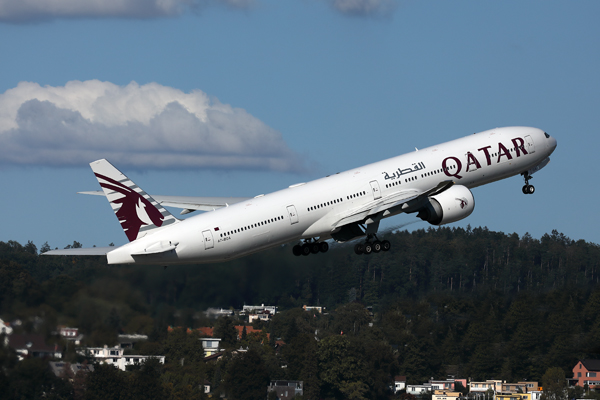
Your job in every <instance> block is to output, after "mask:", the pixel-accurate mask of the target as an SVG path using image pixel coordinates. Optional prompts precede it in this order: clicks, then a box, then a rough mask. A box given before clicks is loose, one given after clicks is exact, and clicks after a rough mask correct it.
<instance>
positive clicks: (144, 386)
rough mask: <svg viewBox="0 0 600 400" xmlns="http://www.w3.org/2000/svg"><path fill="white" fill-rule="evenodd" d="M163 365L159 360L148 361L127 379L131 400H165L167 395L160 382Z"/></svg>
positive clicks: (150, 359) (151, 359)
mask: <svg viewBox="0 0 600 400" xmlns="http://www.w3.org/2000/svg"><path fill="white" fill-rule="evenodd" d="M162 367H163V366H162V364H161V363H160V361H158V359H157V358H149V359H147V360H146V361H145V362H144V363H143V364H142V365H141V367H140V368H139V369H138V370H136V371H132V372H131V373H130V374H129V376H128V377H127V386H128V396H127V398H129V399H140V400H144V399H164V398H165V393H164V389H163V387H162V385H161V382H160V376H161V372H162Z"/></svg>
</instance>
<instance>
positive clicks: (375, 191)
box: [369, 181, 381, 200]
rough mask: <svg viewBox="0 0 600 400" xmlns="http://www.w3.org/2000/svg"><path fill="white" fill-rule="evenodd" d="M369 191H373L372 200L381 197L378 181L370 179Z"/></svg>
mask: <svg viewBox="0 0 600 400" xmlns="http://www.w3.org/2000/svg"><path fill="white" fill-rule="evenodd" d="M369 183H370V184H371V191H372V192H373V200H377V199H380V198H381V190H379V182H377V181H371V182H369Z"/></svg>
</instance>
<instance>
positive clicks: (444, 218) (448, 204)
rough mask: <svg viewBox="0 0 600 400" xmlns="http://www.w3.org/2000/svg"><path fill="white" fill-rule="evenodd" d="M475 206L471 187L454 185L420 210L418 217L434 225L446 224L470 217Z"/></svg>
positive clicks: (430, 200)
mask: <svg viewBox="0 0 600 400" xmlns="http://www.w3.org/2000/svg"><path fill="white" fill-rule="evenodd" d="M474 208H475V199H474V198H473V193H471V191H470V190H469V189H467V188H466V187H464V186H461V185H454V186H452V187H451V188H450V189H448V190H445V191H443V192H442V193H440V194H437V195H435V196H430V197H429V201H428V202H427V205H426V206H425V207H424V208H422V209H420V210H419V213H418V214H417V217H419V218H421V219H422V220H423V221H427V222H429V223H430V224H432V225H444V224H449V223H451V222H456V221H459V220H461V219H463V218H466V217H468V216H469V215H471V213H472V212H473V209H474Z"/></svg>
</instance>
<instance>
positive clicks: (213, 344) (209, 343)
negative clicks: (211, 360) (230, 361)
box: [200, 338, 224, 357]
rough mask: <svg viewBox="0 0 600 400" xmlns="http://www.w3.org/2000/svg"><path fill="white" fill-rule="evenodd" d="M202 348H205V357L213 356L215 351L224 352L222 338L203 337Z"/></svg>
mask: <svg viewBox="0 0 600 400" xmlns="http://www.w3.org/2000/svg"><path fill="white" fill-rule="evenodd" d="M200 340H201V341H202V349H204V357H208V356H212V355H213V354H215V353H218V352H222V351H224V349H221V348H220V345H221V339H218V338H201V339H200Z"/></svg>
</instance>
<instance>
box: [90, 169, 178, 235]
mask: <svg viewBox="0 0 600 400" xmlns="http://www.w3.org/2000/svg"><path fill="white" fill-rule="evenodd" d="M90 166H91V167H92V171H94V174H95V175H96V178H98V182H99V183H100V186H101V187H102V190H103V191H104V194H105V195H106V198H107V199H108V202H109V203H110V206H111V207H112V209H113V211H114V212H115V215H116V216H117V218H118V219H119V222H120V223H121V226H122V227H123V230H124V231H125V234H126V235H127V238H128V239H129V241H130V242H133V241H134V240H136V239H139V238H141V237H144V236H145V235H147V234H148V233H150V232H151V231H152V230H154V229H158V228H160V227H164V226H166V225H170V224H172V223H175V222H178V221H179V220H178V219H177V218H175V217H174V216H173V215H171V213H170V212H168V211H167V210H165V209H164V208H163V207H162V206H161V205H160V204H158V203H157V202H156V201H155V200H154V199H153V198H152V197H150V196H149V195H148V194H147V193H146V192H144V191H143V190H142V189H141V188H140V187H139V186H138V185H136V184H135V183H133V182H132V181H131V179H129V178H128V177H126V176H125V175H124V174H123V173H122V172H121V171H119V170H118V169H116V168H115V167H114V166H113V165H112V164H111V163H109V162H108V161H106V160H104V159H102V160H98V161H94V162H93V163H90Z"/></svg>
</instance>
